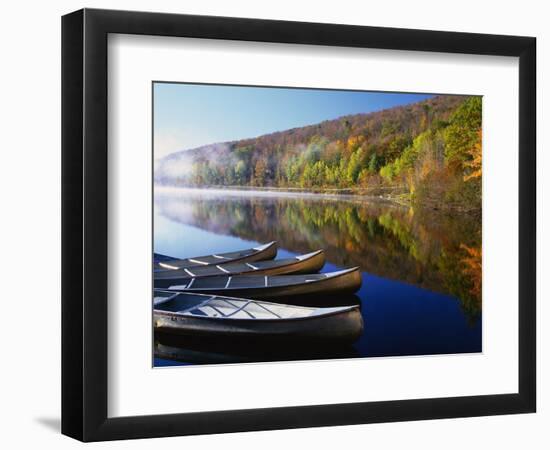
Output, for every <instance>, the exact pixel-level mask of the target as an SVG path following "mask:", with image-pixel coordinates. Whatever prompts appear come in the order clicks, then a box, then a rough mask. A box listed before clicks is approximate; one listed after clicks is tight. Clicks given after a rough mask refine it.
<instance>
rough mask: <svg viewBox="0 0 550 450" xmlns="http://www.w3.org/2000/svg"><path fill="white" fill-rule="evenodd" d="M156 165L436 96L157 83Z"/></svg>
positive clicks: (155, 98) (155, 96)
mask: <svg viewBox="0 0 550 450" xmlns="http://www.w3.org/2000/svg"><path fill="white" fill-rule="evenodd" d="M153 89H154V91H153V93H154V103H153V104H154V106H153V107H154V151H155V159H158V158H161V157H163V156H166V155H168V154H170V153H173V152H176V151H180V150H186V149H190V148H195V147H199V146H201V145H207V144H213V143H217V142H226V141H234V140H239V139H244V138H251V137H256V136H261V135H263V134H267V133H273V132H275V131H283V130H288V129H289V128H296V127H302V126H305V125H312V124H316V123H319V122H322V121H323V120H330V119H336V118H338V117H341V116H345V115H348V114H357V113H368V112H371V111H378V110H381V109H385V108H391V107H393V106H398V105H404V104H407V103H414V102H418V101H421V100H424V99H426V98H430V97H432V95H430V94H399V93H383V92H365V91H361V92H357V91H341V90H340V91H337V90H321V89H289V88H265V87H248V86H225V85H198V84H182V83H155V84H154V87H153Z"/></svg>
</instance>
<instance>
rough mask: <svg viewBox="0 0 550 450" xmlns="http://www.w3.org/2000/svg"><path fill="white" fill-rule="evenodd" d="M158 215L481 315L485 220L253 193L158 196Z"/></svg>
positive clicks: (474, 316) (349, 201)
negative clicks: (314, 254) (354, 269)
mask: <svg viewBox="0 0 550 450" xmlns="http://www.w3.org/2000/svg"><path fill="white" fill-rule="evenodd" d="M156 208H157V210H158V214H161V215H162V216H164V217H166V218H168V219H170V220H171V221H173V222H176V223H180V224H185V225H190V226H193V227H198V228H201V229H203V230H208V231H210V232H213V233H215V234H217V235H225V236H235V237H239V238H242V239H247V240H251V241H259V242H268V241H272V240H276V241H278V242H279V245H280V247H282V248H284V249H287V250H289V251H291V252H296V253H302V252H309V251H311V250H313V249H318V248H323V249H324V250H325V252H326V256H327V261H329V262H330V263H332V264H333V265H336V266H339V267H351V266H359V267H360V268H361V270H362V271H364V272H367V273H369V274H374V275H377V276H379V277H383V278H386V279H390V280H397V281H401V282H405V283H408V284H412V285H415V286H418V287H421V288H424V289H427V290H430V291H433V292H438V293H441V294H446V295H450V296H453V297H456V298H457V299H458V300H459V301H460V305H461V308H462V310H463V312H464V314H465V316H466V318H467V320H468V322H469V323H470V324H472V325H473V324H475V323H476V321H477V319H479V317H480V314H481V218H480V217H476V216H472V215H464V214H455V215H448V214H443V213H441V212H438V211H419V210H418V211H417V210H413V209H412V208H408V207H402V206H395V205H393V204H390V203H387V202H382V201H369V202H367V201H365V200H364V199H358V198H355V197H326V196H313V195H311V196H308V195H269V194H267V193H258V192H256V193H254V192H244V193H243V192H214V191H207V190H179V191H178V192H177V195H176V194H174V192H165V193H163V192H162V191H159V192H157V195H156Z"/></svg>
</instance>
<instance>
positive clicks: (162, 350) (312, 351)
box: [154, 333, 361, 365]
mask: <svg viewBox="0 0 550 450" xmlns="http://www.w3.org/2000/svg"><path fill="white" fill-rule="evenodd" d="M154 355H155V358H158V359H160V360H164V361H175V362H178V363H186V364H228V363H247V362H268V361H296V360H312V359H335V358H357V357H359V356H361V355H360V354H359V353H358V351H357V350H356V349H355V348H354V347H353V346H351V345H345V344H340V345H327V344H326V343H324V344H323V345H322V346H318V347H316V346H312V345H311V344H307V345H306V344H300V343H296V342H289V341H287V342H281V341H271V342H269V341H262V340H256V339H253V340H251V339H245V340H241V341H239V340H230V341H227V340H225V341H223V342H222V341H220V340H219V339H217V340H208V339H205V338H204V337H202V338H200V339H197V338H192V337H184V336H174V335H169V334H164V333H156V334H155V344H154ZM158 365H162V363H161V364H158Z"/></svg>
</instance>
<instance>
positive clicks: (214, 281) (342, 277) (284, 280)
mask: <svg viewBox="0 0 550 450" xmlns="http://www.w3.org/2000/svg"><path fill="white" fill-rule="evenodd" d="M361 281H362V280H361V272H359V268H358V267H354V268H352V269H346V270H340V271H337V272H328V273H316V274H308V275H276V276H269V275H238V276H231V275H219V276H213V277H204V278H191V279H189V280H187V281H186V282H185V283H183V284H177V285H173V286H169V287H168V288H167V289H168V290H170V291H178V292H194V293H198V294H218V295H228V296H230V297H245V298H254V299H266V298H275V299H276V298H281V297H283V298H284V297H290V296H297V295H300V296H302V295H303V296H306V295H329V294H335V293H340V294H353V293H355V292H357V291H358V290H359V289H360V288H361Z"/></svg>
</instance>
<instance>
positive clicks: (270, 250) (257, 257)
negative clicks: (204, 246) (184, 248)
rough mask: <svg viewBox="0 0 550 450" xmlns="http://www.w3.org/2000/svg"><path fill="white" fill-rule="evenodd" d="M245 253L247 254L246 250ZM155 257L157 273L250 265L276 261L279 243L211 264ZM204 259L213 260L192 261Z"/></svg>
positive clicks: (162, 256)
mask: <svg viewBox="0 0 550 450" xmlns="http://www.w3.org/2000/svg"><path fill="white" fill-rule="evenodd" d="M252 250H255V249H252ZM244 252H246V250H245V251H244ZM154 256H155V261H154V271H155V272H156V273H160V272H170V271H173V270H179V269H183V268H192V267H200V266H201V265H215V264H228V263H235V262H243V263H246V262H249V263H250V262H256V261H268V260H271V259H275V257H276V256H277V243H276V242H275V241H273V242H270V243H269V244H266V245H264V246H262V248H261V250H259V251H255V252H253V253H250V254H247V255H245V256H239V257H234V258H230V259H225V260H224V259H221V257H218V258H220V259H218V260H216V261H215V262H210V263H192V262H191V261H190V259H178V258H173V257H171V256H166V255H162V254H159V253H155V255H154ZM202 258H210V259H212V257H211V256H206V257H205V256H199V257H196V258H191V259H192V260H199V261H200V260H201V259H202ZM163 264H164V266H163ZM165 264H167V265H169V266H173V268H168V267H167V266H166V265H165Z"/></svg>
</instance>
